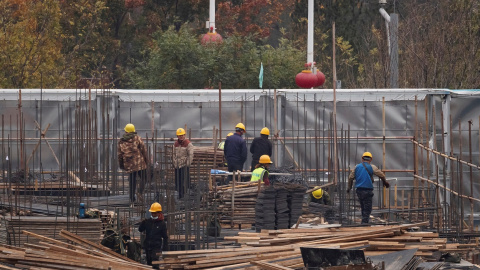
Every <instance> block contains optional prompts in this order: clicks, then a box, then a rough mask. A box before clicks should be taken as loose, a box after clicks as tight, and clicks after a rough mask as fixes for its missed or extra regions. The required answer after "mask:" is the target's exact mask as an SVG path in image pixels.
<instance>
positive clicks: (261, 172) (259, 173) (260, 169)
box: [250, 155, 272, 186]
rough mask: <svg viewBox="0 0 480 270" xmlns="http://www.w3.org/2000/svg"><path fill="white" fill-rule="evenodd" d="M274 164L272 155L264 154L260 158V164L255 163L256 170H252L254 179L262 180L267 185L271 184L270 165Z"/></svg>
mask: <svg viewBox="0 0 480 270" xmlns="http://www.w3.org/2000/svg"><path fill="white" fill-rule="evenodd" d="M270 164H272V161H271V160H270V157H269V156H268V155H263V156H261V157H260V158H259V160H258V164H257V165H255V170H253V172H252V177H251V178H250V182H252V181H262V182H263V183H265V185H266V186H268V185H270V180H268V167H269V166H270Z"/></svg>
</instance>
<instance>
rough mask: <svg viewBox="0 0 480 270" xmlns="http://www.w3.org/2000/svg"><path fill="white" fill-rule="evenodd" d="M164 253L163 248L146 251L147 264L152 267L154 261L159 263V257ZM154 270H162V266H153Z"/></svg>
mask: <svg viewBox="0 0 480 270" xmlns="http://www.w3.org/2000/svg"><path fill="white" fill-rule="evenodd" d="M160 252H162V249H161V248H154V249H145V257H146V259H147V264H148V265H152V262H153V261H158V259H159V258H160V256H158V253H160ZM152 268H153V269H160V266H159V265H158V264H157V265H152Z"/></svg>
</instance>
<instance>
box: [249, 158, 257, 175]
mask: <svg viewBox="0 0 480 270" xmlns="http://www.w3.org/2000/svg"><path fill="white" fill-rule="evenodd" d="M257 164H258V160H252V166H251V167H250V171H252V172H253V171H254V170H255V166H257Z"/></svg>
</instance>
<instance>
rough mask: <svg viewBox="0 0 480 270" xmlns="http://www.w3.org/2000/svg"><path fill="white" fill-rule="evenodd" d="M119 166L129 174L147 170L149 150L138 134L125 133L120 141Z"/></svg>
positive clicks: (118, 150)
mask: <svg viewBox="0 0 480 270" xmlns="http://www.w3.org/2000/svg"><path fill="white" fill-rule="evenodd" d="M117 157H118V165H119V166H120V169H122V170H125V171H126V172H127V173H131V172H136V171H141V170H144V169H146V168H147V164H148V156H147V148H146V147H145V144H144V143H143V141H142V138H140V136H137V133H136V132H130V133H125V134H124V135H123V137H122V138H121V139H120V140H119V141H118V148H117Z"/></svg>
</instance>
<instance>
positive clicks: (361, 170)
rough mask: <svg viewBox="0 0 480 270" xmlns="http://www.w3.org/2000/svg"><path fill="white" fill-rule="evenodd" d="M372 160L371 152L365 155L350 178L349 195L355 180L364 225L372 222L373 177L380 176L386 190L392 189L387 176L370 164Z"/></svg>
mask: <svg viewBox="0 0 480 270" xmlns="http://www.w3.org/2000/svg"><path fill="white" fill-rule="evenodd" d="M372 159H373V157H372V154H371V153H370V152H365V153H363V155H362V163H359V164H357V166H355V170H353V171H352V172H351V173H350V175H349V176H348V189H347V193H349V192H350V190H351V189H352V186H353V180H355V189H356V193H357V197H358V200H359V201H360V207H361V208H362V224H367V223H368V222H369V221H370V214H371V213H372V198H373V175H374V174H375V175H376V176H378V177H379V178H380V179H381V180H382V182H383V185H384V186H385V187H386V188H389V187H390V184H389V183H388V182H387V179H385V174H384V173H383V172H382V171H381V170H380V169H378V168H377V166H375V165H373V164H370V163H371V162H372Z"/></svg>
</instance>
